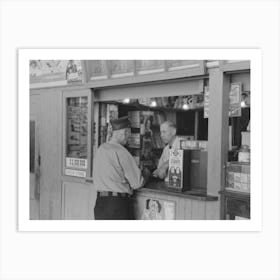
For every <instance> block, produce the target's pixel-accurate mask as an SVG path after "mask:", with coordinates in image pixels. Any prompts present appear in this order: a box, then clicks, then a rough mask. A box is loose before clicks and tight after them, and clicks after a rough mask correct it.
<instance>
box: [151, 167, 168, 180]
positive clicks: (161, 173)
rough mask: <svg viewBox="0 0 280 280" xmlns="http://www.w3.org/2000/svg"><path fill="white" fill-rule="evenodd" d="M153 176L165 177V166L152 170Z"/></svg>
mask: <svg viewBox="0 0 280 280" xmlns="http://www.w3.org/2000/svg"><path fill="white" fill-rule="evenodd" d="M153 176H154V177H158V178H160V179H164V178H165V177H166V168H164V167H160V168H158V169H156V170H155V171H154V172H153Z"/></svg>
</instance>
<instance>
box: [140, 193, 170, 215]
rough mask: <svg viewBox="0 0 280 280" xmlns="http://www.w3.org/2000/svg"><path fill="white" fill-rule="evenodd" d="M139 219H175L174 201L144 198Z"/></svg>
mask: <svg viewBox="0 0 280 280" xmlns="http://www.w3.org/2000/svg"><path fill="white" fill-rule="evenodd" d="M141 220H175V202H173V201H166V200H160V199H152V198H149V199H146V200H145V205H144V209H143V211H142V215H141Z"/></svg>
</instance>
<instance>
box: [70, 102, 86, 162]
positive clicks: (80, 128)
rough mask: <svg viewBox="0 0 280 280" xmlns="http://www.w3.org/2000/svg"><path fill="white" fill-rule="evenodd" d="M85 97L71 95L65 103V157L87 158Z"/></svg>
mask: <svg viewBox="0 0 280 280" xmlns="http://www.w3.org/2000/svg"><path fill="white" fill-rule="evenodd" d="M87 113H88V107H87V98H86V97H73V98H69V99H68V104H67V157H69V158H84V159H86V158H87V135H88V134H87V132H88V131H87V121H88V120H87Z"/></svg>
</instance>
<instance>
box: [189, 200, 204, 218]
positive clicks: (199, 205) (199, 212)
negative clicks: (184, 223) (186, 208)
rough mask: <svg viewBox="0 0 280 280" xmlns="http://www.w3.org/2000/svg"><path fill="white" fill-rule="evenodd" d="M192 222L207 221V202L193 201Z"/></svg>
mask: <svg viewBox="0 0 280 280" xmlns="http://www.w3.org/2000/svg"><path fill="white" fill-rule="evenodd" d="M191 203H192V217H191V219H192V220H205V217H206V215H205V201H200V200H192V201H191Z"/></svg>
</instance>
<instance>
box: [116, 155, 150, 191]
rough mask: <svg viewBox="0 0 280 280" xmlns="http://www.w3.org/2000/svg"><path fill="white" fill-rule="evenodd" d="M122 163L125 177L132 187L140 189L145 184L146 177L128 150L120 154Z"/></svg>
mask: <svg viewBox="0 0 280 280" xmlns="http://www.w3.org/2000/svg"><path fill="white" fill-rule="evenodd" d="M118 157H119V161H120V165H121V166H122V168H123V171H124V177H125V178H126V180H127V181H128V183H129V185H130V187H131V188H132V189H139V188H141V187H142V186H143V185H144V183H145V182H144V177H143V176H142V174H141V170H140V168H139V167H138V166H137V164H136V161H135V159H134V158H133V156H132V155H131V154H130V153H129V152H128V151H126V150H124V151H123V152H121V153H119V154H118Z"/></svg>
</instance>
